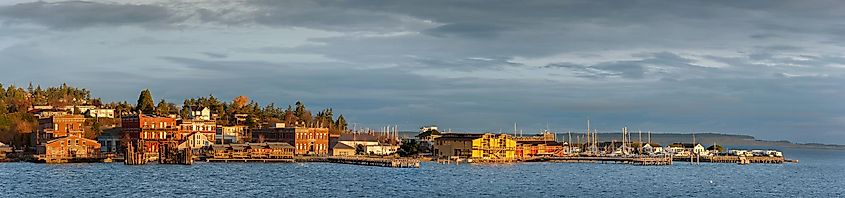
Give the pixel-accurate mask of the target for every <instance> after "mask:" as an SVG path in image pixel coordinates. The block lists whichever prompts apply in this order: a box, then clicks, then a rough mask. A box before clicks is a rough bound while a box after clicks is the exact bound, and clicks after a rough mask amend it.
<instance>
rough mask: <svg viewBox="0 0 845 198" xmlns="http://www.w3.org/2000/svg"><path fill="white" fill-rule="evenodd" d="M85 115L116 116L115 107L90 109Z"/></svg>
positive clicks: (98, 116)
mask: <svg viewBox="0 0 845 198" xmlns="http://www.w3.org/2000/svg"><path fill="white" fill-rule="evenodd" d="M85 115H86V116H88V117H92V118H114V109H99V108H94V109H89V110H88V111H85Z"/></svg>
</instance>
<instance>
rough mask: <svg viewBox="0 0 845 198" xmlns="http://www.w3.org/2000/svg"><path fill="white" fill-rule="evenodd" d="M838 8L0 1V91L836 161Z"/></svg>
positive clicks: (451, 1) (841, 70)
mask: <svg viewBox="0 0 845 198" xmlns="http://www.w3.org/2000/svg"><path fill="white" fill-rule="evenodd" d="M843 4H845V3H843V2H842V1H839V0H831V1H771V0H765V1H754V0H750V1H700V2H697V1H649V0H634V1H586V0H585V1H564V0H545V1H532V0H529V1H511V0H503V1H495V0H493V1H490V0H485V1H461V0H443V1H439V0H428V1H393V0H384V1H381V0H371V1H282V0H181V1H173V0H143V1H139V0H132V1H130V0H108V1H25V0H3V1H0V69H2V72H0V82H2V83H4V84H7V85H8V84H17V85H26V84H28V83H29V82H33V83H36V84H41V85H45V86H49V85H58V84H61V83H63V82H67V83H68V84H71V85H74V86H80V87H87V88H90V89H92V90H93V92H94V94H95V95H96V96H98V97H102V98H104V99H106V100H109V101H111V100H119V101H123V100H128V101H134V100H135V99H137V95H138V93H139V91H140V90H141V89H144V88H150V89H152V90H153V96H154V97H155V98H156V100H158V99H159V98H164V99H167V100H169V101H171V102H175V103H180V102H181V101H182V99H183V98H185V97H193V96H207V95H208V94H211V93H213V94H214V95H215V96H217V97H220V98H225V99H230V98H233V97H235V96H238V95H247V96H250V97H251V98H252V99H254V100H256V101H258V102H260V103H261V104H262V105H264V104H268V103H276V104H284V105H287V104H290V103H293V102H294V101H296V100H302V101H304V102H305V103H306V104H307V105H309V106H311V107H312V108H315V109H317V108H324V107H333V108H334V110H335V112H339V113H343V114H344V115H346V116H347V117H348V119H350V120H351V121H352V122H355V123H358V125H359V126H362V125H363V126H369V127H379V126H383V125H386V124H396V125H399V126H400V128H404V129H413V128H417V127H419V126H421V125H424V124H438V125H440V126H441V127H442V128H451V129H453V130H462V131H489V130H492V131H497V130H499V129H501V130H503V131H510V130H512V129H511V128H512V127H513V123H514V122H518V123H519V125H520V128H521V129H523V130H525V131H526V133H533V132H535V131H537V130H540V129H544V128H546V126H547V125H548V127H549V128H550V129H552V130H557V131H567V130H575V131H581V130H583V128H584V126H583V125H584V122H585V120H586V119H587V118H590V119H592V120H593V123H594V125H595V126H596V127H597V128H598V129H599V130H601V131H606V132H610V131H618V130H619V128H621V127H624V126H629V127H630V128H632V129H643V130H652V131H660V132H687V133H688V132H691V131H692V132H723V133H736V134H748V135H754V136H757V137H758V138H761V139H769V140H790V141H797V142H821V143H839V144H845V130H843V129H845V103H843V102H842V101H843V100H845V87H843V85H845V75H844V74H845V56H843V53H845V20H843V19H845V5H843Z"/></svg>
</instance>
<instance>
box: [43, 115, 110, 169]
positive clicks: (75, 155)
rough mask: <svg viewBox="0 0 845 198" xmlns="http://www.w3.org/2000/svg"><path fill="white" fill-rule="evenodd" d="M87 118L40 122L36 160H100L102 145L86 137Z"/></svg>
mask: <svg viewBox="0 0 845 198" xmlns="http://www.w3.org/2000/svg"><path fill="white" fill-rule="evenodd" d="M84 123H85V117H84V116H81V115H62V116H54V117H51V118H44V119H39V120H38V130H37V131H36V134H35V136H36V138H35V139H36V148H35V150H36V158H37V159H38V160H43V161H46V162H68V161H74V160H80V159H90V158H98V157H99V154H100V143H98V142H97V141H95V140H91V139H87V138H85V137H84V133H85V132H84Z"/></svg>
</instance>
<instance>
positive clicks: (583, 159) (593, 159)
mask: <svg viewBox="0 0 845 198" xmlns="http://www.w3.org/2000/svg"><path fill="white" fill-rule="evenodd" d="M528 161H530V162H531V161H533V162H562V163H620V164H632V165H642V166H661V165H672V158H670V157H614V156H568V157H543V158H536V159H531V160H528Z"/></svg>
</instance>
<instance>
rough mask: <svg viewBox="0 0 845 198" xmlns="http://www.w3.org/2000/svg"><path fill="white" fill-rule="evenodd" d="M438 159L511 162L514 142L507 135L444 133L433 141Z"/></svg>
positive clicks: (514, 154) (513, 158) (513, 155)
mask: <svg viewBox="0 0 845 198" xmlns="http://www.w3.org/2000/svg"><path fill="white" fill-rule="evenodd" d="M434 142H435V144H434V152H433V153H434V156H435V157H437V158H439V159H472V160H473V161H474V162H511V161H515V160H516V158H515V156H516V140H514V138H513V136H511V135H507V134H490V133H487V134H466V133H465V134H459V133H444V134H443V136H441V137H438V138H437V139H435V140H434Z"/></svg>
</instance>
